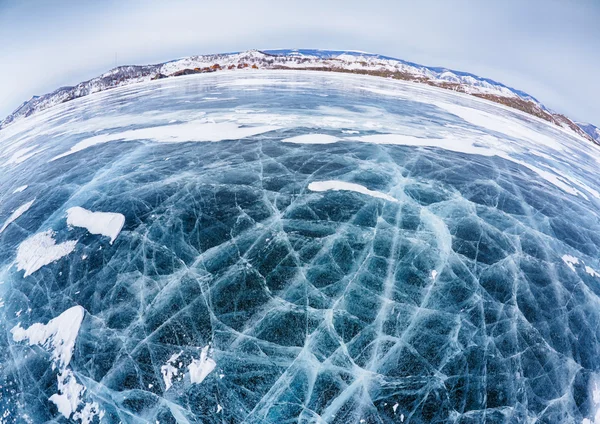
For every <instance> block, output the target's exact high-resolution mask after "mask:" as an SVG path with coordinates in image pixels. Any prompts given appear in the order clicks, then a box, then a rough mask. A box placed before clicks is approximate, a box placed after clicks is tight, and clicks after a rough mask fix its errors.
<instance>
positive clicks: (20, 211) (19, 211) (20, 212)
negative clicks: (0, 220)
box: [0, 199, 35, 234]
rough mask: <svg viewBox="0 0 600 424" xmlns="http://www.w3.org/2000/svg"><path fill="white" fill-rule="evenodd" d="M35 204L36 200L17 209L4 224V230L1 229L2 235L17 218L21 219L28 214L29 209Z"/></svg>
mask: <svg viewBox="0 0 600 424" xmlns="http://www.w3.org/2000/svg"><path fill="white" fill-rule="evenodd" d="M33 202H35V199H33V200H31V201H29V202H27V203H25V204H24V205H21V206H19V207H18V208H17V209H15V211H14V212H13V213H12V214H11V215H10V216H9V217H8V219H7V220H6V221H5V222H4V225H3V226H2V228H0V234H2V232H3V231H4V230H6V227H8V226H9V225H10V224H11V223H12V222H13V221H15V220H16V219H17V218H19V217H20V216H21V215H23V214H24V213H25V212H27V211H28V210H29V208H30V207H31V205H33Z"/></svg>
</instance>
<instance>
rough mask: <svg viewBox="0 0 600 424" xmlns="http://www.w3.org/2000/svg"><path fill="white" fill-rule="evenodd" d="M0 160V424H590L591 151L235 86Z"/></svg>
mask: <svg viewBox="0 0 600 424" xmlns="http://www.w3.org/2000/svg"><path fill="white" fill-rule="evenodd" d="M249 87H251V88H252V89H253V90H252V91H251V90H248V88H249ZM325 94H326V96H324V95H325ZM0 145H1V146H2V148H1V149H0V166H2V173H0V223H2V226H3V231H2V232H1V234H0V281H2V282H3V284H1V285H0V326H2V328H3V329H4V330H5V331H3V332H2V333H1V334H2V336H1V337H0V416H1V417H2V420H3V421H2V422H3V423H12V422H21V421H27V420H30V421H31V422H47V421H60V420H65V419H66V418H65V417H70V418H69V419H70V420H72V421H76V422H81V423H97V422H106V423H113V422H123V423H146V422H157V421H158V422H160V423H171V422H181V423H186V422H189V423H195V422H203V423H220V422H228V423H280V422H303V423H312V422H318V423H360V422H363V423H392V422H403V423H411V422H412V423H415V422H416V423H421V422H456V423H463V422H498V423H499V422H528V421H529V422H533V421H536V420H537V421H539V422H583V421H584V420H585V422H590V423H591V422H593V421H594V420H595V419H597V416H600V415H599V414H600V412H598V411H599V410H600V407H599V405H600V401H599V400H598V399H599V398H600V395H598V393H599V391H598V385H599V383H598V382H599V381H600V326H599V325H598V323H599V322H600V307H599V306H598V305H599V298H598V296H599V295H600V277H598V275H600V274H599V273H598V270H600V250H599V249H600V220H599V218H598V216H599V214H598V210H599V208H600V199H599V197H600V194H599V193H600V186H599V184H598V183H597V182H596V178H594V177H595V175H596V174H597V169H598V165H599V164H600V149H598V148H597V147H595V146H592V145H590V144H589V142H587V141H584V140H582V139H579V138H577V137H575V136H572V135H570V134H569V133H567V132H566V131H563V130H562V129H559V128H557V127H555V126H552V125H549V124H547V123H544V122H542V121H539V120H538V119H536V118H532V117H530V116H525V115H523V114H521V113H519V112H516V111H513V110H510V109H507V108H504V107H501V106H499V105H495V104H491V103H489V102H485V101H483V100H478V99H474V98H466V97H464V96H460V95H456V94H454V93H451V92H446V91H440V90H437V89H434V88H430V87H425V86H420V85H415V84H406V83H402V82H397V81H387V80H383V79H377V78H372V77H362V76H353V75H332V74H322V73H318V72H314V73H307V72H288V71H282V72H278V71H269V72H267V73H264V72H260V71H257V72H256V73H248V76H247V78H246V79H240V78H239V76H237V77H236V76H233V75H231V74H227V73H218V74H210V75H208V74H206V75H198V76H193V77H182V78H175V79H169V80H160V81H154V82H151V83H148V84H139V85H134V86H128V87H124V88H115V89H114V90H110V91H107V92H103V93H98V94H94V95H91V96H88V97H85V98H82V99H80V100H78V101H77V102H68V103H64V104H61V105H59V106H56V107H55V108H52V109H50V110H48V111H46V112H44V113H42V114H38V115H33V116H32V117H30V118H28V119H26V120H23V121H21V122H19V123H16V124H14V125H12V126H9V127H7V128H6V129H4V130H2V132H0ZM25 188H26V189H25ZM32 199H35V202H33V200H32ZM67 318H68V319H67ZM11 330H12V332H11ZM75 330H77V331H75Z"/></svg>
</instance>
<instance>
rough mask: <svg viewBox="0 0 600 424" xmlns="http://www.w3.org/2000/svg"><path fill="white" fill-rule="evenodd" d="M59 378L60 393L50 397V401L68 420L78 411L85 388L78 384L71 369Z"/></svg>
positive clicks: (59, 375)
mask: <svg viewBox="0 0 600 424" xmlns="http://www.w3.org/2000/svg"><path fill="white" fill-rule="evenodd" d="M57 378H58V393H55V394H53V395H52V396H50V398H49V400H50V401H51V402H53V403H54V404H55V405H56V407H57V408H58V412H60V413H61V414H62V415H63V416H64V417H65V418H67V419H68V418H70V417H71V414H73V412H75V411H77V407H78V406H79V403H80V402H81V395H82V394H83V392H84V391H85V387H83V386H82V385H81V384H79V383H78V382H77V380H76V379H75V376H74V375H73V371H71V370H69V369H68V370H65V371H64V372H62V373H61V374H58V377H57Z"/></svg>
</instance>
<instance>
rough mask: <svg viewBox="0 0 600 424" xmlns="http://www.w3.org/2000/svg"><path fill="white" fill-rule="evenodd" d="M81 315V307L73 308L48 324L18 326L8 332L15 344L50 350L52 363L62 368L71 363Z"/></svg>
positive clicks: (82, 311) (82, 313) (81, 318)
mask: <svg viewBox="0 0 600 424" xmlns="http://www.w3.org/2000/svg"><path fill="white" fill-rule="evenodd" d="M83 315H84V309H83V308H82V307H81V306H73V307H72V308H70V309H67V310H66V311H64V312H63V313H62V314H60V315H59V316H57V317H56V318H53V319H51V320H50V321H48V324H41V323H35V324H32V325H31V326H30V327H29V328H27V329H24V328H22V327H21V324H18V325H17V326H15V327H13V329H12V330H10V332H11V333H12V335H13V336H12V337H13V340H14V341H16V342H21V341H25V340H27V341H29V344H30V345H31V346H33V345H39V346H42V347H44V348H46V349H47V350H51V351H52V360H53V362H54V363H55V364H56V365H58V366H59V367H60V368H64V367H66V366H67V365H69V363H70V362H71V356H72V354H73V347H74V346H75V340H76V339H77V334H78V333H79V327H80V326H81V321H82V320H83ZM54 367H55V365H53V368H54Z"/></svg>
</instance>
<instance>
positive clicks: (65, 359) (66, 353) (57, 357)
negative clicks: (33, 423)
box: [10, 306, 104, 424]
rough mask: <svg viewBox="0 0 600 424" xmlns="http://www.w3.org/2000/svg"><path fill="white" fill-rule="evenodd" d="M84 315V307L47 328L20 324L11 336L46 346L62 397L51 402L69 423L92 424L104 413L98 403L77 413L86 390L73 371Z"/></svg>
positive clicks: (67, 311) (48, 324)
mask: <svg viewBox="0 0 600 424" xmlns="http://www.w3.org/2000/svg"><path fill="white" fill-rule="evenodd" d="M84 314H85V310H84V309H83V308H82V307H81V306H73V307H72V308H69V309H67V310H66V311H64V312H63V313H62V314H60V315H59V316H57V317H56V318H53V319H51V320H50V321H48V323H47V324H41V323H35V324H32V325H31V326H30V327H29V328H27V329H24V328H22V327H21V324H17V325H16V326H15V327H13V328H12V330H10V332H11V333H12V337H13V340H14V341H16V342H22V341H28V342H29V345H30V346H34V345H38V346H42V347H43V348H44V349H46V350H47V351H49V352H51V353H52V369H56V368H57V367H58V375H57V377H56V378H57V383H58V384H57V389H58V393H55V394H53V395H52V396H50V398H49V399H48V400H50V401H51V402H53V403H54V404H55V405H56V407H57V409H58V412H60V413H61V414H62V415H63V416H64V417H65V418H67V419H69V418H71V415H73V419H74V420H78V421H80V422H81V423H82V424H89V423H91V422H92V421H93V419H94V417H95V416H97V415H98V416H99V417H100V419H102V417H103V415H104V412H103V411H101V410H100V407H99V406H98V404H97V403H96V402H92V403H84V405H83V408H82V409H81V410H80V411H77V409H78V408H79V407H80V405H81V403H82V399H81V397H82V395H83V393H84V392H85V390H86V389H85V386H83V385H82V384H80V383H78V382H77V379H76V378H75V375H74V374H73V371H72V370H71V369H70V368H69V363H70V362H71V357H72V356H73V349H74V347H75V341H76V340H77V335H78V334H79V329H80V327H81V322H82V321H83V317H84Z"/></svg>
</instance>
